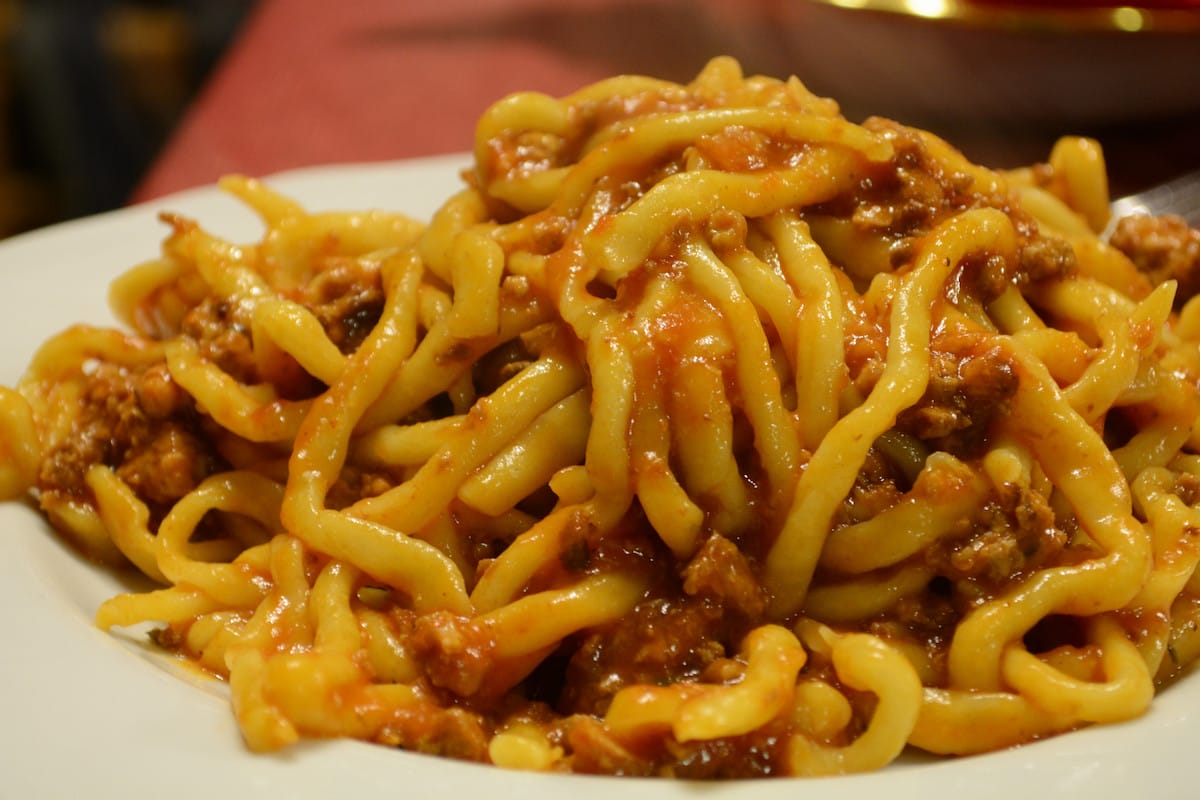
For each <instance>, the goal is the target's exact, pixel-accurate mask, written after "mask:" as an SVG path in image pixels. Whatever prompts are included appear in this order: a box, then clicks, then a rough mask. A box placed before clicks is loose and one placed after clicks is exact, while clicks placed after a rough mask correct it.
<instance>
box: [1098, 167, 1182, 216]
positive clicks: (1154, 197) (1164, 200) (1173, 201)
mask: <svg viewBox="0 0 1200 800" xmlns="http://www.w3.org/2000/svg"><path fill="white" fill-rule="evenodd" d="M1130 214H1153V215H1156V216H1157V215H1162V214H1174V215H1176V216H1179V217H1183V219H1184V220H1186V221H1187V223H1188V224H1189V225H1191V226H1193V227H1196V226H1200V170H1195V171H1193V172H1187V173H1184V174H1183V175H1180V176H1179V177H1177V178H1173V179H1171V180H1169V181H1167V182H1166V183H1162V184H1159V185H1158V186H1154V187H1151V188H1150V189H1147V190H1146V191H1144V192H1138V193H1137V194H1131V195H1129V196H1128V197H1122V198H1119V199H1117V200H1115V201H1113V203H1112V215H1113V219H1120V218H1121V217H1127V216H1129V215H1130Z"/></svg>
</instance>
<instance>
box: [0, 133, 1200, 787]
mask: <svg viewBox="0 0 1200 800" xmlns="http://www.w3.org/2000/svg"><path fill="white" fill-rule="evenodd" d="M464 163H465V160H464V157H447V158H438V159H427V160H422V161H415V162H403V163H393V164H379V165H361V166H339V167H329V168H317V169H308V170H302V171H297V172H292V173H287V174H284V175H280V176H277V177H276V178H274V179H272V180H271V183H272V184H273V185H274V186H276V187H277V188H279V189H281V190H283V191H285V192H287V193H289V194H291V195H292V196H294V197H296V198H297V199H299V200H300V201H302V202H304V203H305V204H307V205H308V206H309V207H311V208H369V207H385V208H392V209H397V210H401V211H405V212H408V213H410V214H414V215H417V216H419V217H421V218H427V217H428V216H429V214H430V213H431V212H432V211H433V209H434V208H435V207H436V206H437V205H438V203H439V202H440V201H441V199H442V198H444V197H446V196H448V195H449V194H450V193H451V191H453V189H454V188H455V187H456V186H457V180H458V178H457V172H458V169H459V168H460V167H461V166H462V165H463V164H464ZM162 209H169V210H173V211H179V212H182V213H184V214H188V215H190V216H194V217H196V218H198V219H199V220H200V221H201V223H202V224H204V225H205V226H206V227H208V228H210V229H213V230H216V231H217V232H219V233H223V234H225V235H227V236H230V237H233V238H236V239H238V240H241V241H246V240H251V239H253V238H254V237H255V236H256V235H257V231H258V228H257V225H256V224H255V223H254V220H253V218H252V217H251V216H250V215H249V214H248V213H247V212H246V211H245V210H244V209H242V208H241V207H240V206H239V205H238V204H237V203H235V202H234V201H233V200H231V199H229V198H226V197H225V196H223V195H221V194H220V193H219V192H218V191H217V190H216V189H201V190H197V191H191V192H186V193H183V194H180V195H176V196H173V197H170V198H166V199H163V200H158V201H155V202H154V203H153V204H152V205H149V206H141V207H136V208H130V209H123V210H121V211H117V212H113V213H110V214H105V215H103V216H99V217H94V218H91V219H86V220H82V221H77V222H71V223H67V224H64V225H60V226H56V227H52V228H48V229H45V230H42V231H37V232H34V233H31V234H27V235H25V236H22V237H19V238H16V239H13V240H10V241H7V242H3V243H0V279H2V280H3V291H0V340H2V341H3V342H4V346H3V349H2V352H0V383H4V384H6V385H12V383H13V382H14V381H15V380H16V379H17V378H18V376H19V375H20V373H21V371H22V370H23V369H24V367H25V365H26V363H27V362H28V359H29V357H30V355H31V354H32V353H33V351H34V349H35V347H36V346H37V345H38V344H39V343H40V342H41V341H42V340H43V339H45V338H46V337H47V336H49V335H50V334H52V333H54V332H56V331H58V330H60V329H61V328H63V327H65V326H66V325H68V324H69V323H71V322H74V321H87V322H93V323H107V322H110V321H111V319H112V318H111V316H110V314H109V313H108V311H107V305H106V302H105V299H104V298H105V297H106V292H107V285H108V283H109V281H110V280H111V279H112V278H113V277H115V276H116V275H117V274H118V273H120V272H121V271H122V270H124V269H126V268H127V267H129V266H130V265H132V264H134V263H136V262H138V261H140V260H142V259H145V258H148V257H151V256H153V255H154V254H156V253H157V252H158V244H159V242H160V240H161V238H162V236H163V235H164V233H165V232H166V229H165V227H164V226H163V225H162V224H160V223H158V222H157V220H156V214H157V212H158V211H159V210H162ZM123 588H125V587H124V585H123V584H122V582H121V579H120V578H119V577H117V576H114V575H112V574H110V573H108V572H106V571H104V570H101V569H98V568H96V567H94V566H92V565H90V564H87V563H84V562H83V561H81V560H80V559H79V558H78V557H76V556H75V555H74V554H73V553H72V552H71V551H69V550H68V549H66V548H65V547H64V546H63V545H62V544H60V543H59V541H58V540H57V539H56V538H55V537H54V536H53V535H52V533H51V532H50V530H49V529H48V528H47V526H46V525H45V524H44V523H43V522H42V520H41V518H40V517H39V516H38V515H37V514H36V513H35V512H34V511H33V510H32V509H30V508H28V507H26V506H23V505H21V504H16V503H10V504H2V505H0V637H2V638H0V798H13V799H14V800H18V799H19V800H32V799H34V798H66V797H87V798H142V797H159V796H164V797H171V798H172V800H184V799H185V798H192V797H195V798H206V800H212V798H214V797H222V796H225V797H251V796H256V797H271V798H276V797H281V798H282V797H288V798H330V797H353V798H364V799H365V798H371V799H372V800H374V799H375V798H385V797H404V798H406V799H407V798H419V797H438V798H444V797H463V796H468V794H474V795H475V796H477V797H478V796H482V795H486V796H487V797H488V798H489V800H499V799H500V798H521V800H545V799H546V798H554V797H561V796H563V795H565V794H567V793H570V794H571V795H572V796H573V797H574V798H575V800H590V799H591V798H595V799H596V800H599V799H600V798H604V799H605V800H607V799H608V798H610V797H612V796H614V795H616V796H620V797H621V798H622V800H637V799H638V798H654V800H680V799H682V798H699V799H702V800H724V798H733V797H737V798H739V800H771V799H772V798H781V799H782V798H789V799H790V798H796V797H803V798H805V799H806V800H829V799H832V798H879V797H887V798H889V800H903V798H914V799H915V798H921V799H922V800H925V799H926V798H931V797H933V798H937V797H952V796H958V795H962V796H964V797H967V798H969V800H987V798H1005V800H1012V797H1013V796H1014V795H1015V794H1018V793H1025V795H1026V796H1027V797H1031V798H1032V797H1049V796H1053V795H1055V794H1058V793H1065V795H1066V796H1087V797H1088V798H1090V800H1100V799H1101V798H1122V800H1128V798H1134V797H1143V796H1148V795H1149V794H1150V793H1151V792H1153V793H1154V794H1155V795H1157V796H1159V797H1184V796H1188V797H1192V796H1195V795H1194V792H1195V790H1194V789H1189V784H1190V783H1191V782H1192V781H1193V769H1192V765H1191V764H1190V759H1192V758H1194V757H1195V755H1194V753H1195V750H1196V748H1197V746H1200V676H1193V677H1192V678H1190V679H1188V680H1185V681H1183V682H1182V683H1181V684H1180V685H1178V686H1175V687H1173V688H1172V689H1170V690H1168V691H1167V692H1166V693H1165V694H1164V695H1163V696H1162V697H1160V698H1159V699H1158V700H1157V701H1156V702H1155V704H1154V707H1153V709H1152V710H1151V712H1150V713H1149V714H1148V715H1146V716H1145V717H1143V718H1142V719H1139V720H1137V721H1135V722H1133V723H1130V724H1126V725H1119V726H1111V727H1104V728H1095V729H1090V730H1085V731H1080V732H1077V733H1072V734H1068V735H1065V736H1059V737H1057V738H1054V739H1050V740H1048V741H1045V742H1039V743H1037V744H1033V745H1028V746H1026V747H1021V748H1017V749H1013V750H1009V751H1005V752H1001V753H994V754H991V755H986V756H979V757H973V758H966V759H958V760H931V759H922V758H911V759H906V760H905V761H904V762H903V763H901V764H897V765H893V766H892V767H889V768H888V769H885V770H883V771H882V772H879V773H875V774H870V775H862V776H854V777H845V778H831V779H822V780H809V781H805V782H802V783H800V784H797V783H796V782H795V781H792V780H785V779H780V780H762V781H757V782H754V783H752V784H746V783H734V782H727V783H722V784H705V785H703V786H697V785H695V784H685V783H682V782H668V781H648V780H633V779H614V778H589V777H575V776H571V777H568V776H546V775H536V774H525V773H516V772H506V771H502V770H497V769H493V768H490V767H483V766H478V765H473V764H463V763H459V762H454V761H449V760H444V759H439V758H433V757H428V756H418V755H412V754H409V753H404V752H399V751H392V750H389V749H386V748H383V747H379V746H374V745H367V744H362V743H358V742H351V741H320V742H306V743H304V744H302V745H300V746H298V747H294V748H292V749H290V750H287V751H286V752H283V753H280V754H277V755H269V756H261V755H257V756H256V755H252V754H250V753H249V752H247V751H246V749H245V748H244V747H243V745H242V741H241V738H240V737H239V735H238V731H237V728H236V726H235V724H234V721H233V716H232V714H231V712H230V710H229V707H228V701H227V698H226V696H225V693H224V691H223V687H222V686H221V685H220V684H217V683H215V682H211V681H203V680H200V679H189V678H188V677H187V676H186V674H183V673H181V672H180V670H179V669H178V668H177V667H175V666H173V664H172V663H171V662H170V661H169V660H167V659H165V658H163V657H162V656H159V655H157V654H155V653H154V652H153V651H152V650H151V649H150V648H148V647H146V646H144V645H143V644H142V642H143V641H144V636H143V635H141V634H138V633H135V634H116V635H110V634H105V633H101V632H100V631H98V630H96V629H95V628H94V627H92V623H91V620H92V616H93V614H94V612H95V609H96V607H97V606H98V605H99V604H100V603H101V602H102V601H103V600H104V599H105V598H107V597H109V596H111V595H112V594H114V593H116V592H118V591H121V590H122V589H123Z"/></svg>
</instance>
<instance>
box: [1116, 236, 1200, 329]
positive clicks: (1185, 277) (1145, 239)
mask: <svg viewBox="0 0 1200 800" xmlns="http://www.w3.org/2000/svg"><path fill="white" fill-rule="evenodd" d="M1109 243H1110V244H1112V246H1113V247H1115V248H1117V249H1118V250H1120V251H1121V252H1123V253H1124V254H1125V255H1127V256H1129V259H1130V260H1131V261H1133V263H1134V265H1135V266H1136V267H1137V268H1138V270H1139V271H1141V272H1142V273H1144V274H1145V275H1146V277H1148V278H1149V279H1150V281H1151V282H1152V283H1154V284H1155V285H1158V284H1160V283H1162V282H1164V281H1168V280H1176V281H1179V291H1178V292H1177V293H1176V295H1175V305H1176V307H1178V306H1181V305H1183V303H1184V301H1186V300H1187V299H1188V298H1190V297H1192V296H1193V295H1195V294H1196V292H1198V291H1200V230H1196V229H1195V228H1192V227H1189V226H1188V224H1187V223H1186V222H1185V221H1184V220H1183V219H1181V218H1180V217H1176V216H1171V215H1167V216H1161V217H1152V216H1148V215H1145V214H1139V215H1135V216H1130V217H1125V218H1124V219H1122V220H1120V221H1119V222H1117V227H1116V230H1115V231H1113V235H1112V238H1111V239H1110V240H1109Z"/></svg>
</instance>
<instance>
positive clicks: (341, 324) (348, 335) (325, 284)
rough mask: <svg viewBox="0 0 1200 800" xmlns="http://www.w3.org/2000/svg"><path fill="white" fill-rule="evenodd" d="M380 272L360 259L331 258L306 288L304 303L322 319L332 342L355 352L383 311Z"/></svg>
mask: <svg viewBox="0 0 1200 800" xmlns="http://www.w3.org/2000/svg"><path fill="white" fill-rule="evenodd" d="M383 301H384V296H383V283H382V281H381V280H380V277H379V272H378V271H377V270H373V269H370V268H368V267H367V266H366V265H365V264H364V263H363V262H362V261H360V260H359V259H353V258H337V259H330V260H329V262H328V263H327V264H326V265H325V268H324V269H323V270H322V271H321V272H320V273H318V274H317V275H316V276H315V277H314V278H313V279H312V281H310V282H309V284H308V285H307V286H305V287H304V299H303V301H302V302H303V303H304V305H305V306H307V307H308V309H309V310H310V311H312V312H313V314H314V315H315V316H316V318H317V319H318V320H320V321H321V325H322V326H323V327H324V328H325V333H326V334H327V335H328V336H329V339H330V341H332V342H333V343H334V344H335V345H337V347H338V349H340V350H341V351H342V352H343V353H350V352H353V351H354V350H356V349H357V348H358V346H359V345H360V344H362V341H363V339H365V338H366V337H367V334H369V333H370V332H371V329H372V328H373V327H375V323H376V322H378V321H379V317H380V316H381V315H382V314H383Z"/></svg>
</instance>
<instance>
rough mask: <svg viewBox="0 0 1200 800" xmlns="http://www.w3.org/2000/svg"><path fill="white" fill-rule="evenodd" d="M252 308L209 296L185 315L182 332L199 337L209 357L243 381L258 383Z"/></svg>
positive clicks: (192, 336)
mask: <svg viewBox="0 0 1200 800" xmlns="http://www.w3.org/2000/svg"><path fill="white" fill-rule="evenodd" d="M248 316H249V315H248V312H247V311H246V310H245V309H243V308H242V307H241V306H239V305H237V304H235V303H230V302H229V301H227V300H222V299H220V298H217V297H206V298H205V299H204V300H203V301H202V302H201V303H199V304H198V305H197V306H196V307H195V308H193V309H192V310H191V311H189V312H188V314H187V316H186V317H184V319H183V326H182V333H183V334H184V335H185V336H188V337H190V338H191V339H193V340H195V342H196V344H197V345H199V347H200V354H201V356H203V357H204V359H205V360H207V361H211V362H212V363H214V364H216V365H217V366H218V367H219V368H220V369H221V370H222V371H223V372H226V373H228V374H229V375H231V376H232V377H233V378H234V379H235V380H237V381H240V382H241V383H246V384H253V383H258V382H259V378H258V370H257V367H256V364H255V360H254V347H253V344H252V342H251V339H250V320H249V319H248Z"/></svg>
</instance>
